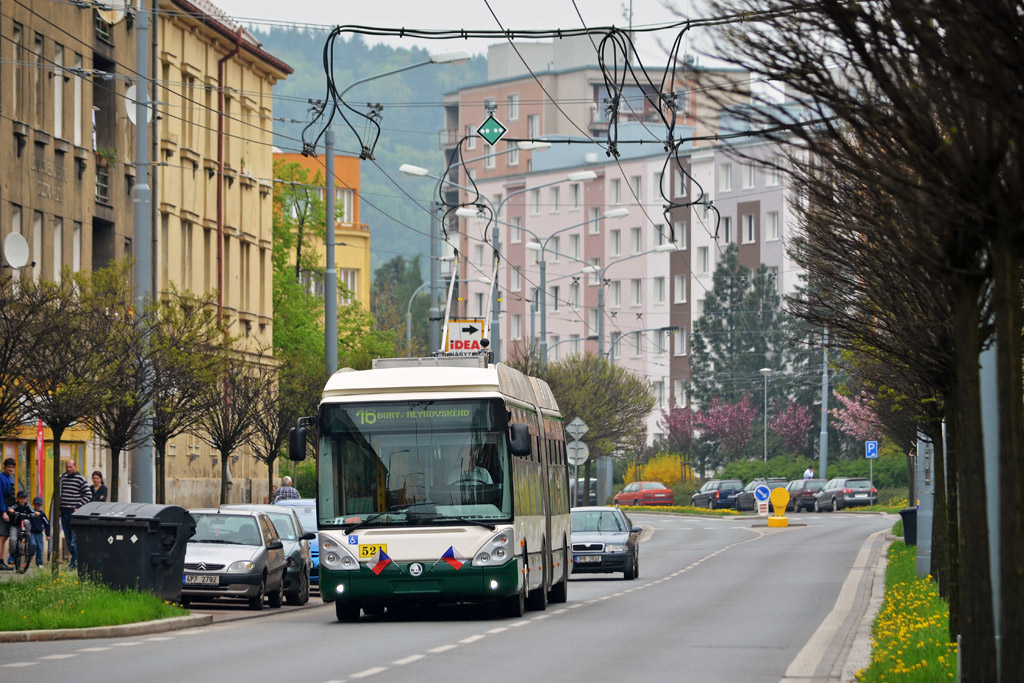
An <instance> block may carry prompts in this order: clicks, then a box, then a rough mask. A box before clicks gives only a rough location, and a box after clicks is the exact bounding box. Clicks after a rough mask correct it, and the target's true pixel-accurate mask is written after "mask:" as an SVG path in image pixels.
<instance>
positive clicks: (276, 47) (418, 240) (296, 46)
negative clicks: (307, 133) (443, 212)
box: [253, 28, 487, 272]
mask: <svg viewBox="0 0 1024 683" xmlns="http://www.w3.org/2000/svg"><path fill="white" fill-rule="evenodd" d="M253 30H254V32H255V34H256V36H257V37H258V39H259V40H260V41H262V43H263V47H264V49H266V50H267V51H268V52H269V53H270V54H272V55H274V56H275V57H277V58H279V59H282V60H284V61H285V62H286V63H287V64H288V65H289V66H291V67H292V68H293V69H294V70H295V73H293V74H292V75H291V76H289V77H288V78H287V79H286V80H284V81H282V82H280V83H278V84H277V85H276V86H275V87H274V117H275V118H278V119H280V118H283V119H285V120H286V121H287V122H282V121H274V144H275V145H276V146H277V147H278V148H280V149H281V150H284V151H299V150H300V149H301V143H300V142H299V140H300V139H301V137H302V129H303V128H304V127H305V124H306V122H308V121H309V120H310V116H311V114H310V106H311V105H310V103H309V100H322V99H324V97H325V95H326V91H327V81H326V78H325V74H324V67H323V59H324V58H323V54H324V44H325V41H326V39H327V32H326V31H309V30H298V29H285V28H273V29H271V30H270V32H263V31H256V30H255V29H253ZM459 48H460V46H459V45H457V44H454V43H453V44H449V43H441V42H439V43H438V47H437V49H438V50H454V49H459ZM428 58H429V55H428V53H427V52H426V51H424V50H421V49H400V48H390V47H385V46H376V47H370V46H369V45H367V44H366V43H365V42H364V41H363V39H362V38H361V37H359V36H355V37H352V38H350V39H348V40H341V39H338V40H336V41H335V46H334V62H335V69H334V78H335V85H336V87H337V89H338V90H339V91H341V90H343V89H345V88H346V87H348V86H349V85H350V84H352V83H354V82H355V81H357V80H359V79H361V78H366V77H368V76H373V75H376V74H379V73H382V72H386V71H390V70H392V69H398V68H401V67H403V66H407V65H410V64H416V63H418V62H423V61H426V60H427V59H428ZM486 77H487V61H486V60H485V59H484V58H483V57H475V58H474V59H472V60H470V61H469V62H467V63H465V64H457V65H448V64H431V65H428V66H423V67H419V68H417V69H412V70H410V71H407V72H404V73H400V74H396V75H393V76H386V77H383V78H380V79H376V80H373V81H370V82H368V83H365V84H363V85H359V86H356V87H355V88H353V89H352V91H351V92H349V93H348V94H347V95H346V99H347V100H348V101H349V102H350V103H351V104H352V106H354V107H356V108H358V109H360V110H361V111H366V104H367V103H368V102H369V103H374V104H376V103H380V104H381V105H383V111H382V117H383V118H382V120H381V128H382V130H381V136H380V140H379V141H378V142H377V147H376V154H375V156H376V163H377V164H379V165H380V167H381V169H383V171H386V172H387V174H388V175H390V176H391V177H392V178H394V179H395V180H397V181H398V182H400V183H401V184H402V187H403V188H405V189H406V190H407V191H408V192H409V194H411V195H413V196H414V197H416V198H417V199H421V200H423V201H429V197H430V194H431V192H432V189H433V181H430V180H429V179H427V180H422V179H419V180H414V179H411V178H407V177H406V176H403V175H402V174H400V173H399V172H398V167H399V166H401V165H402V164H415V165H417V166H423V167H424V168H428V169H430V170H431V171H433V172H440V171H441V170H442V168H443V166H442V164H443V159H444V155H443V154H442V152H441V150H440V147H439V145H438V141H439V137H438V132H439V131H440V130H441V128H442V127H443V125H444V124H443V109H442V107H441V101H442V100H443V98H444V93H446V92H451V91H452V90H456V89H458V88H459V87H461V86H462V85H466V84H469V83H478V82H481V81H483V80H485V79H486ZM292 120H295V121H298V122H299V123H294V122H290V121H292ZM349 120H350V121H352V122H353V125H356V126H357V130H358V131H359V134H360V135H364V136H365V135H368V134H369V133H370V131H369V130H368V129H367V128H366V126H364V125H362V124H363V119H361V118H359V117H355V116H350V117H349ZM357 121H359V122H360V123H356V122H357ZM333 127H334V131H335V147H336V149H337V150H341V151H345V152H348V153H357V152H358V151H359V145H358V143H357V142H356V137H355V135H354V134H353V133H352V131H351V130H350V129H349V127H348V126H347V125H346V124H345V122H344V121H343V120H341V119H340V117H335V123H334V126H333ZM381 169H378V168H377V167H376V166H375V165H374V162H372V161H363V162H362V194H363V202H362V216H361V218H362V220H363V222H365V223H368V224H369V225H370V230H371V233H372V235H373V240H372V244H373V246H372V257H371V268H372V269H373V270H376V268H377V266H378V265H380V264H381V263H383V262H385V261H388V260H390V259H391V258H392V257H394V256H395V255H396V254H404V255H407V256H415V255H417V254H424V255H426V254H429V250H430V246H429V240H428V239H427V236H426V233H427V232H428V230H429V216H428V214H427V213H426V212H424V211H423V210H421V209H418V208H417V207H416V206H415V205H414V204H413V203H412V202H411V201H410V200H409V199H408V198H407V197H405V196H404V195H403V194H402V193H401V191H400V190H399V189H398V188H397V187H395V185H394V183H392V182H391V181H390V180H388V178H387V177H385V175H384V173H383V172H382V170H381ZM374 206H376V207H378V208H374ZM403 223H404V224H405V225H409V226H412V227H413V228H415V229H416V230H419V231H420V232H415V231H413V230H410V229H409V228H408V227H405V225H403ZM421 266H423V270H424V272H426V271H427V266H428V264H427V262H426V261H421Z"/></svg>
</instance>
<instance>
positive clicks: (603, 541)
mask: <svg viewBox="0 0 1024 683" xmlns="http://www.w3.org/2000/svg"><path fill="white" fill-rule="evenodd" d="M570 512H571V516H572V573H573V574H611V573H614V572H622V575H623V578H624V579H626V580H632V579H635V578H636V577H637V576H638V575H639V573H640V544H639V536H640V531H641V529H640V527H638V526H633V524H632V523H631V522H630V521H629V518H628V517H626V515H625V513H623V512H622V510H620V509H619V508H616V507H604V506H602V507H579V508H572V510H571V511H570Z"/></svg>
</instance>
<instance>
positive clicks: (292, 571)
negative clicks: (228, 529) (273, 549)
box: [220, 505, 316, 605]
mask: <svg viewBox="0 0 1024 683" xmlns="http://www.w3.org/2000/svg"><path fill="white" fill-rule="evenodd" d="M220 509H221V510H224V511H231V510H259V511H262V512H266V513H267V515H268V516H269V517H270V521H271V522H273V523H274V528H276V529H277V533H278V535H279V536H280V537H281V542H282V543H283V544H284V555H285V562H287V565H288V569H287V571H285V574H284V597H285V599H286V600H287V601H288V604H289V605H305V604H306V603H307V602H309V575H310V572H311V571H312V569H313V559H312V557H311V554H310V549H309V542H310V541H311V540H313V539H314V538H316V534H314V533H313V532H311V531H303V529H302V523H301V522H300V521H299V515H298V513H297V512H296V511H295V510H294V509H293V508H288V507H284V506H281V505H221V506H220Z"/></svg>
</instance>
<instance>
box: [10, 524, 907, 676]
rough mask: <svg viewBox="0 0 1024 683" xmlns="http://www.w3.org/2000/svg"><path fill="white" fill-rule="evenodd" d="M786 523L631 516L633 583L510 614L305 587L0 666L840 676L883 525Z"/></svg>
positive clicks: (602, 581)
mask: <svg viewBox="0 0 1024 683" xmlns="http://www.w3.org/2000/svg"><path fill="white" fill-rule="evenodd" d="M791 519H792V520H793V521H794V522H798V523H800V522H806V523H807V526H797V527H791V528H788V529H768V528H764V527H761V528H757V527H755V526H754V524H755V522H754V521H753V520H752V519H750V518H745V519H702V518H695V517H676V516H667V515H653V514H636V515H635V516H634V522H635V523H639V524H640V525H642V526H643V527H644V530H645V531H644V536H643V538H644V541H643V543H642V545H641V551H640V557H641V560H640V577H639V578H638V579H637V580H635V581H624V580H623V579H622V578H621V575H607V576H602V575H588V576H586V577H585V578H580V579H574V580H573V581H572V582H571V583H570V586H569V602H568V603H567V604H565V605H552V606H549V607H548V609H547V611H545V612H527V614H526V616H525V617H524V618H522V619H505V618H498V617H495V616H493V610H490V609H486V608H484V607H482V606H474V605H467V606H452V607H444V608H440V609H435V610H431V611H430V612H424V613H421V614H416V615H413V616H405V617H402V618H397V617H390V616H388V615H385V616H383V617H379V618H371V617H365V616H364V617H363V619H362V620H361V621H360V622H359V623H358V624H341V623H338V622H337V621H336V620H335V618H334V609H333V607H331V606H327V605H325V606H315V603H316V602H317V599H316V598H314V600H313V603H311V606H309V607H307V608H303V609H294V608H293V609H290V610H280V611H277V610H269V609H268V610H265V611H264V612H263V613H260V614H261V615H265V616H260V617H259V618H246V619H237V620H231V619H230V618H229V617H227V616H224V615H226V614H232V613H234V614H237V615H238V616H243V615H244V616H249V615H250V614H254V613H249V612H247V611H246V610H245V609H244V607H239V608H238V611H237V612H234V611H233V610H229V609H217V610H216V612H217V614H218V615H221V616H219V617H218V619H219V620H218V621H216V622H215V623H214V624H212V625H210V626H207V627H204V628H198V629H190V630H185V631H178V632H171V633H166V634H160V635H155V636H144V637H139V638H132V639H107V640H88V641H56V642H40V643H14V644H5V645H4V647H3V648H0V678H2V679H3V680H14V676H15V675H17V676H19V677H21V676H24V677H25V678H26V679H30V680H34V681H62V682H63V681H69V680H74V681H104V682H110V681H139V680H144V681H147V682H149V681H153V682H155V681H174V682H178V681H182V680H187V681H254V680H256V681H265V680H275V679H280V680H292V679H294V678H299V677H300V678H301V680H304V681H313V682H325V681H360V680H368V681H372V682H374V683H378V682H385V681H402V682H403V683H406V682H408V681H409V680H417V681H435V680H436V681H440V680H447V679H455V680H460V679H461V680H486V681H488V682H489V683H498V682H504V681H509V682H512V681H515V682H516V683H521V681H524V680H541V681H550V680H559V681H611V680H616V681H618V680H630V679H644V680H651V679H654V680H670V681H691V680H692V681H743V682H744V683H747V682H756V681H771V682H772V683H776V682H778V681H780V680H781V679H783V678H786V676H787V671H788V672H789V677H788V678H787V680H792V681H796V680H800V681H805V680H806V681H817V680H820V681H826V680H837V679H836V678H834V676H836V672H837V671H839V670H841V669H840V667H839V665H840V664H841V663H842V662H843V661H844V660H845V658H846V654H847V652H848V650H849V647H850V644H851V641H852V634H853V631H854V630H855V628H856V626H857V624H858V623H860V622H861V620H862V616H863V612H864V609H865V607H866V604H867V594H868V592H869V582H868V581H866V580H860V577H862V576H863V577H867V576H868V574H869V572H866V571H864V569H865V567H864V565H865V564H866V558H867V557H869V553H868V550H877V549H878V548H880V547H881V544H882V540H883V536H884V534H876V532H879V531H883V530H885V529H888V528H890V527H891V526H892V523H893V521H892V519H891V518H889V517H885V516H879V515H858V514H827V515H826V514H819V515H815V514H813V513H808V514H801V515H795V516H793V515H791ZM866 541H869V545H865V542H866ZM862 547H863V548H864V550H863V551H862ZM851 570H853V571H852V573H851ZM848 579H850V580H848ZM844 583H845V585H846V589H845V590H844V589H843V587H844ZM808 643H810V645H808Z"/></svg>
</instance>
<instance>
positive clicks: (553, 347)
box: [548, 334, 561, 360]
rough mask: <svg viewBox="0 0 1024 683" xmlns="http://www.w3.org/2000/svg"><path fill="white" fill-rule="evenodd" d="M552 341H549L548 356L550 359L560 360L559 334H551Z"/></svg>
mask: <svg viewBox="0 0 1024 683" xmlns="http://www.w3.org/2000/svg"><path fill="white" fill-rule="evenodd" d="M549 336H550V337H551V341H549V342H548V358H549V359H550V360H558V342H559V341H561V338H560V337H559V336H558V335H557V334H552V335H549Z"/></svg>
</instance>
